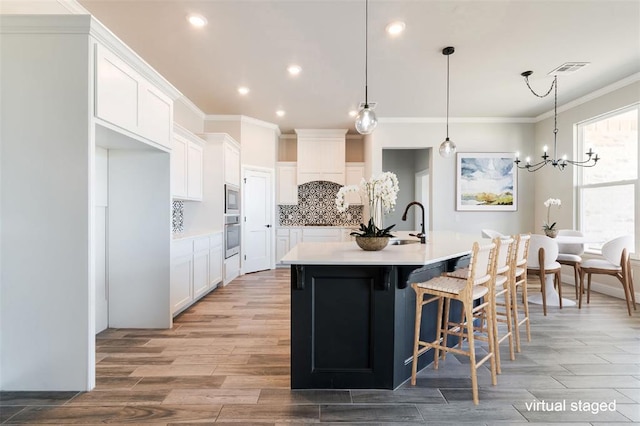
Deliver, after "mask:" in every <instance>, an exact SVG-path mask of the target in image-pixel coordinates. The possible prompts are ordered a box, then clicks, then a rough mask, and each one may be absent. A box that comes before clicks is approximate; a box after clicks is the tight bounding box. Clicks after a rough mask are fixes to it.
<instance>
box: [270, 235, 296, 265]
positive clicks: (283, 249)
mask: <svg viewBox="0 0 640 426" xmlns="http://www.w3.org/2000/svg"><path fill="white" fill-rule="evenodd" d="M300 242H302V229H301V228H278V229H276V264H278V265H282V258H283V257H284V255H285V254H287V253H288V252H289V251H290V250H291V249H292V248H294V247H295V246H296V245H298V243H300Z"/></svg>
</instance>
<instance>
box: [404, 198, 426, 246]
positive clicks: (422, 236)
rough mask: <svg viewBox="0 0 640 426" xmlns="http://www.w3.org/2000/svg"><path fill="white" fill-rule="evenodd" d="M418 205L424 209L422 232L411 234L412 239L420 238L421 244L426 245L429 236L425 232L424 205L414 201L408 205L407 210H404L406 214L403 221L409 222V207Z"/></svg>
mask: <svg viewBox="0 0 640 426" xmlns="http://www.w3.org/2000/svg"><path fill="white" fill-rule="evenodd" d="M413 205H416V206H418V207H420V208H421V209H422V225H421V226H422V229H421V230H420V233H419V234H409V235H411V236H412V237H418V238H420V244H426V243H427V234H426V233H425V231H424V206H423V205H422V203H419V202H417V201H412V202H410V203H409V204H407V208H405V209H404V214H403V215H402V220H404V221H406V220H407V212H408V211H409V207H411V206H413Z"/></svg>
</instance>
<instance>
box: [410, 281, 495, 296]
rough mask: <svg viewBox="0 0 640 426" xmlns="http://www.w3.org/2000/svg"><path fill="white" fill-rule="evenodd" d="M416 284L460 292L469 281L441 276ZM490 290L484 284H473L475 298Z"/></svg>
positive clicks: (422, 286) (455, 292) (449, 291)
mask: <svg viewBox="0 0 640 426" xmlns="http://www.w3.org/2000/svg"><path fill="white" fill-rule="evenodd" d="M416 285H417V286H418V287H420V288H424V289H431V290H436V291H442V292H445V293H451V294H460V292H461V291H462V290H464V288H465V287H466V286H467V281H465V280H460V279H458V278H451V277H447V276H440V277H436V278H433V279H431V280H429V281H426V282H423V283H417V284H416ZM488 291H489V289H488V288H486V287H484V286H478V285H475V286H473V300H476V299H479V298H481V297H482V296H484V295H485V294H487V292H488Z"/></svg>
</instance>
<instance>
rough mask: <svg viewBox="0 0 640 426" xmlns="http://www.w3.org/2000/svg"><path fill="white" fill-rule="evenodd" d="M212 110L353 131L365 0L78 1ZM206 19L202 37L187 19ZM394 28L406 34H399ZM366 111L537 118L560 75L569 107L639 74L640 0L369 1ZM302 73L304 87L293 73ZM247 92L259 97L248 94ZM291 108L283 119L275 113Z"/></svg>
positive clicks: (289, 126) (284, 125)
mask: <svg viewBox="0 0 640 426" xmlns="http://www.w3.org/2000/svg"><path fill="white" fill-rule="evenodd" d="M79 3H80V4H81V5H82V6H83V7H84V8H86V9H87V10H88V11H90V12H91V13H92V14H93V15H94V16H95V17H96V18H97V19H98V20H100V21H101V22H102V23H104V24H105V25H106V26H107V27H108V28H109V29H111V31H113V32H114V33H115V34H116V35H117V36H118V37H119V38H121V39H122V40H123V41H124V42H125V43H126V44H128V45H129V46H130V47H131V48H132V49H133V50H135V51H136V52H137V53H138V54H139V55H140V56H141V57H142V58H144V59H145V60H146V61H147V62H148V63H149V64H150V65H151V66H153V67H154V68H155V69H156V70H158V71H159V72H160V73H161V74H162V75H163V76H164V77H165V78H166V79H167V80H169V81H170V82H171V83H172V84H173V85H174V86H175V87H176V88H177V89H178V90H180V91H181V92H182V93H183V94H184V95H185V96H186V97H187V98H189V99H190V100H191V101H192V102H193V103H194V104H195V105H196V106H197V107H198V108H199V109H201V110H202V111H203V112H204V113H205V114H242V115H247V116H250V117H254V118H257V119H260V120H264V121H267V122H270V123H275V124H277V125H278V126H279V127H280V129H281V130H282V131H283V133H292V132H293V129H295V128H349V129H350V132H351V133H354V132H355V130H354V127H353V120H354V119H353V118H352V117H349V115H348V112H349V111H350V110H353V109H356V108H357V105H358V103H360V102H362V101H364V77H365V75H364V74H365V73H364V68H365V1H364V0H357V1H356V0H341V1H330V0H290V1H285V0H271V1H269V0H228V1H224V0H201V1H191V0H156V1H150V0H125V1H118V0H79ZM194 12H195V13H199V14H201V15H203V16H204V17H206V19H207V20H208V25H207V26H205V27H204V28H200V29H198V28H194V27H192V26H191V25H189V24H188V22H187V20H186V16H187V15H188V14H189V13H194ZM392 20H402V21H404V22H405V23H406V30H405V31H404V33H402V34H401V35H400V36H398V37H396V38H391V37H390V36H389V35H387V34H386V32H385V27H386V25H387V24H388V23H389V22H391V21H392ZM368 22H369V38H368V41H369V45H368V54H369V55H368V56H369V63H368V65H369V72H368V77H369V101H374V102H377V108H376V110H375V111H376V113H377V115H378V117H379V118H383V117H384V118H385V119H387V118H407V117H421V118H424V117H430V118H436V117H439V118H442V117H444V116H445V113H446V64H447V62H446V57H445V56H444V55H443V54H442V49H443V48H444V47H446V46H454V47H455V50H456V51H455V53H454V54H453V55H452V56H450V88H451V89H450V117H452V118H470V117H473V118H479V117H492V118H493V117H501V118H504V117H510V118H521V117H536V116H538V115H540V114H542V113H544V112H547V111H549V110H551V109H553V99H552V96H549V97H547V98H544V99H540V98H537V97H535V96H534V95H533V94H531V93H530V92H529V90H528V89H527V87H526V85H525V83H524V81H523V78H522V77H521V76H520V73H521V72H523V71H526V70H533V71H534V74H533V75H532V77H531V79H530V81H531V85H532V87H533V88H534V89H535V90H537V91H538V92H543V93H544V92H546V91H547V89H548V88H549V86H550V84H551V82H552V79H553V77H551V76H548V75H547V73H548V72H549V71H551V70H552V69H554V68H556V67H557V66H559V65H561V64H563V63H565V62H573V61H579V62H589V63H590V65H588V66H587V67H585V68H583V69H582V70H580V71H577V72H576V73H574V74H570V75H564V76H561V77H559V78H558V81H559V83H558V87H559V93H558V102H559V104H560V105H562V104H564V103H567V102H570V101H572V100H575V99H577V98H579V97H582V96H584V95H586V94H588V93H590V92H593V91H594V90H597V89H600V88H602V87H605V86H607V85H609V84H612V83H615V82H617V81H619V80H621V79H623V78H626V77H629V76H631V75H633V74H636V73H638V72H640V2H639V1H637V0H631V1H614V0H597V1H594V0H592V1H580V0H568V1H559V0H554V1H540V0H511V1H508V0H491V1H481V0H477V1H470V0H461V1H458V0H447V1H418V0H413V1H398V0H394V1H392V0H370V3H369V21H368ZM292 63H296V64H299V65H300V66H301V67H302V73H301V74H300V75H298V76H297V77H292V76H290V75H289V74H288V73H287V71H286V68H287V66H288V65H290V64H292ZM239 86H247V87H249V89H250V92H249V94H248V95H246V96H241V95H239V94H238V92H237V88H238V87H239ZM278 109H283V110H285V111H286V115H285V116H284V117H277V116H276V114H275V111H276V110H278Z"/></svg>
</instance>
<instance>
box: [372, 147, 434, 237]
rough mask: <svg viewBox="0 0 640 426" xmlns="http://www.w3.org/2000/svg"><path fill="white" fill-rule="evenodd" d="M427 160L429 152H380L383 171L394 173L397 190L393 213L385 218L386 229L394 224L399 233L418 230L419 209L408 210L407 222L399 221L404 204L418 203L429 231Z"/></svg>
mask: <svg viewBox="0 0 640 426" xmlns="http://www.w3.org/2000/svg"><path fill="white" fill-rule="evenodd" d="M430 158H431V148H423V149H396V148H388V149H383V150H382V170H383V171H389V172H393V173H395V174H396V176H397V177H398V184H399V187H400V191H399V192H398V200H397V202H396V209H395V211H393V212H390V213H389V214H387V215H386V216H385V218H384V224H385V226H390V225H392V224H395V225H396V226H395V228H394V229H396V230H398V231H414V230H420V225H421V223H422V218H421V215H420V214H419V213H420V209H415V208H412V209H410V210H409V212H407V220H406V221H403V220H402V213H404V209H405V207H406V206H407V204H409V203H410V202H412V201H418V202H420V203H422V205H423V206H424V209H425V224H424V226H425V229H426V230H429V229H431V220H430V218H431V195H430V185H431V182H430V176H431V172H430V170H429V164H430Z"/></svg>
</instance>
